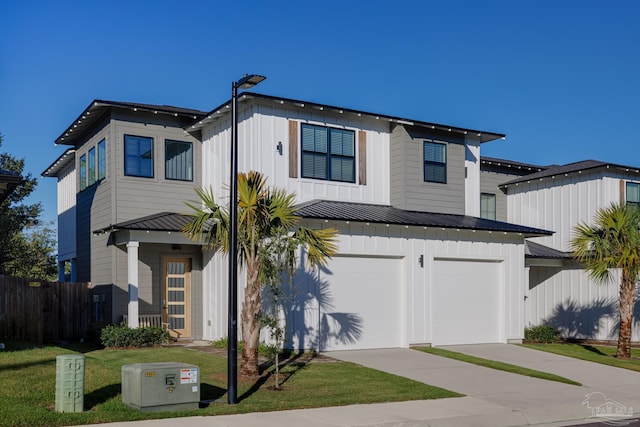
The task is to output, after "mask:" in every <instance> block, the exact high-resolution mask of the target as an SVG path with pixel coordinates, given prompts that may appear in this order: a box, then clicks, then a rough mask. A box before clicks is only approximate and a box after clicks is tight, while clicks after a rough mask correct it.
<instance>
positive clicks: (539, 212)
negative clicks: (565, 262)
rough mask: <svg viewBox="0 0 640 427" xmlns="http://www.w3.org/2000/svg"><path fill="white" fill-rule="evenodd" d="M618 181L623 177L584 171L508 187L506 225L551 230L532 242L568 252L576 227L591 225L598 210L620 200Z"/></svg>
mask: <svg viewBox="0 0 640 427" xmlns="http://www.w3.org/2000/svg"><path fill="white" fill-rule="evenodd" d="M620 179H624V177H622V176H620V177H618V176H615V175H613V174H611V173H608V174H606V175H605V174H604V173H603V172H601V171H600V172H595V173H594V172H588V171H585V172H583V173H581V174H573V175H570V176H567V177H565V176H561V177H560V176H558V177H556V178H554V179H551V178H546V179H544V180H542V181H539V180H535V181H531V182H529V183H527V182H524V183H520V184H519V185H517V186H514V185H511V186H509V187H508V197H507V206H508V209H507V212H508V222H511V223H514V224H522V225H526V226H530V227H537V228H542V229H546V230H551V231H554V232H555V233H554V234H553V235H552V236H545V237H539V238H536V239H533V240H534V241H535V242H537V243H540V244H543V245H546V246H550V247H552V248H554V249H557V250H561V251H569V250H570V241H571V237H572V233H573V228H574V227H575V225H576V224H578V223H580V222H585V223H587V224H593V217H594V214H595V212H596V211H597V210H598V209H599V208H602V207H607V206H609V205H610V204H611V203H612V202H619V201H620Z"/></svg>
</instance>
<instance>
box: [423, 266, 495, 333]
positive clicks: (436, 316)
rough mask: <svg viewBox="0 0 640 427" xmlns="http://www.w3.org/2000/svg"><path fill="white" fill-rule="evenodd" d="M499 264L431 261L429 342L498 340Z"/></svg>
mask: <svg viewBox="0 0 640 427" xmlns="http://www.w3.org/2000/svg"><path fill="white" fill-rule="evenodd" d="M500 269H501V263H499V262H483V261H475V260H451V259H436V260H434V271H433V289H432V300H431V301H432V303H431V310H432V321H433V326H432V330H431V331H432V336H433V340H432V344H433V345H452V344H479V343H494V342H499V341H500V319H501V315H500V314H501V312H502V311H503V310H504V306H503V304H502V303H501V302H500V287H501V284H500V281H501V274H500Z"/></svg>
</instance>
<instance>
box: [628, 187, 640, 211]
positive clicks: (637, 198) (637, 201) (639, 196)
mask: <svg viewBox="0 0 640 427" xmlns="http://www.w3.org/2000/svg"><path fill="white" fill-rule="evenodd" d="M626 186H627V197H626V201H627V205H631V206H638V207H640V184H638V183H637V182H627V185H626Z"/></svg>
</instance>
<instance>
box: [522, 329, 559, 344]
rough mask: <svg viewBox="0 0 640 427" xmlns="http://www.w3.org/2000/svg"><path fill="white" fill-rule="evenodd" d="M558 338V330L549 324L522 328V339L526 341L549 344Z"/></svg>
mask: <svg viewBox="0 0 640 427" xmlns="http://www.w3.org/2000/svg"><path fill="white" fill-rule="evenodd" d="M559 339H560V332H558V330H557V329H555V328H552V327H551V326H547V325H539V326H534V327H532V328H525V330H524V341H525V342H528V343H544V344H549V343H553V342H556V341H558V340H559Z"/></svg>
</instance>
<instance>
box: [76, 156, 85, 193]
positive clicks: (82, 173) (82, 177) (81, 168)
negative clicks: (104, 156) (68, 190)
mask: <svg viewBox="0 0 640 427" xmlns="http://www.w3.org/2000/svg"><path fill="white" fill-rule="evenodd" d="M78 179H79V180H80V191H82V190H84V189H85V188H87V155H86V153H85V154H83V155H82V156H80V159H79V160H78Z"/></svg>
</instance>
